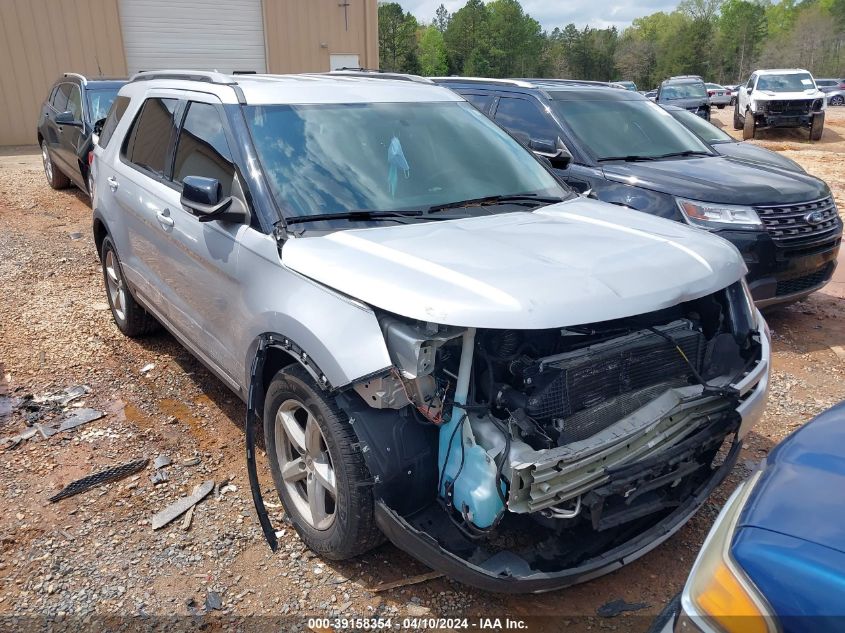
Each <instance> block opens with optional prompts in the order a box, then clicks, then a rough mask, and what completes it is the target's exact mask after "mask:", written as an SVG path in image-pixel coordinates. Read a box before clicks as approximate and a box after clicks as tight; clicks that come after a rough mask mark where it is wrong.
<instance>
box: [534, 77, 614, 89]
mask: <svg viewBox="0 0 845 633" xmlns="http://www.w3.org/2000/svg"><path fill="white" fill-rule="evenodd" d="M523 81H530V82H532V83H534V84H563V85H566V86H600V87H602V88H615V86H614V83H615V82H613V81H592V80H589V79H557V78H551V77H549V78H546V79H524V80H523Z"/></svg>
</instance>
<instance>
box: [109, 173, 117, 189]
mask: <svg viewBox="0 0 845 633" xmlns="http://www.w3.org/2000/svg"><path fill="white" fill-rule="evenodd" d="M106 182H108V183H109V189H111V190H112V191H117V187H118V184H117V178H115V177H114V176H109V177H108V178H106Z"/></svg>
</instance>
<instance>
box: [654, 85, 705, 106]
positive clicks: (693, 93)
mask: <svg viewBox="0 0 845 633" xmlns="http://www.w3.org/2000/svg"><path fill="white" fill-rule="evenodd" d="M706 96H707V91H706V90H705V89H704V84H703V83H697V82H695V83H688V84H670V85H668V86H663V88H661V89H660V98H661V99H665V100H667V101H673V100H675V99H703V98H704V97H706Z"/></svg>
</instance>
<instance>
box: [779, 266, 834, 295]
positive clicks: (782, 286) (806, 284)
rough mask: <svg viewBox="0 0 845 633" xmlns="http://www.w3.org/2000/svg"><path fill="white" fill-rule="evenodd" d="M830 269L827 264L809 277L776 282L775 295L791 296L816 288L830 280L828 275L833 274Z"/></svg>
mask: <svg viewBox="0 0 845 633" xmlns="http://www.w3.org/2000/svg"><path fill="white" fill-rule="evenodd" d="M832 268H833V265H832V264H828V265H827V266H825V267H824V268H821V269H819V270H817V271H816V272H814V273H810V274H809V275H804V276H803V277H796V278H794V279H784V280H782V281H778V285H777V289H776V290H775V294H777V296H779V297H781V296H784V295H791V294H795V293H796V292H802V291H804V290H809V289H810V288H815V287H816V286H818V285H821V284H823V283H824V282H825V281H827V280H828V279H829V278H830V275H831V273H832V272H833V271H832Z"/></svg>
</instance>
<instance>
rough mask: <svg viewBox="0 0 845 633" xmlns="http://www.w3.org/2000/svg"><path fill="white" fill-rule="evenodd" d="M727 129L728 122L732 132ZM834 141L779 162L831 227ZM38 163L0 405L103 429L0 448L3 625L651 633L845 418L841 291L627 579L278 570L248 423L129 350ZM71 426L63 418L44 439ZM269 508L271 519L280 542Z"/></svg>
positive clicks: (6, 281) (414, 566) (1, 215)
mask: <svg viewBox="0 0 845 633" xmlns="http://www.w3.org/2000/svg"><path fill="white" fill-rule="evenodd" d="M725 112H727V111H723V112H720V113H719V120H722V119H724V122H728V118H727V115H726V114H725ZM843 132H845V108H840V109H839V111H836V112H834V113H833V114H829V115H828V130H827V131H826V133H825V134H826V138H825V139H824V140H823V142H822V143H819V144H813V145H809V144H807V143H806V142H803V143H802V142H800V139H791V140H790V141H789V142H788V143H785V146H784V147H783V148H776V149H783V151H785V152H787V153H788V155H789V156H790V157H791V158H794V159H795V160H797V161H799V162H800V163H802V164H803V165H804V166H805V167H806V168H807V169H808V170H809V171H810V172H811V173H815V172H818V173H819V174H820V175H821V176H823V177H825V178H826V179H827V180H828V182H829V183H830V184H831V186H832V188H833V189H834V192H835V194H836V196H837V198H838V203H839V207H840V209H845V182H843V179H845V174H843V168H842V165H843V164H845V143H843V141H842V134H843ZM760 142H761V143H763V144H776V141H772V140H761V141H760ZM33 152H34V150H33V149H30V148H25V149H22V150H18V151H15V152H9V151H7V152H6V153H5V154H3V155H0V223H2V227H3V229H2V231H0V279H2V293H0V365H2V371H0V395H2V393H3V391H6V392H7V393H8V395H10V396H11V397H13V398H19V397H22V396H25V395H27V394H34V395H36V396H39V395H44V394H51V393H56V392H61V391H62V390H64V389H65V388H67V387H72V386H74V385H87V386H88V387H90V390H91V391H90V393H87V394H85V395H84V396H82V397H80V398H78V399H76V400H74V401H72V402H70V403H69V404H68V407H69V408H70V409H74V408H75V407H90V408H94V409H98V410H101V411H104V412H106V415H105V416H104V417H102V418H100V419H98V420H95V421H93V422H90V423H88V424H86V425H84V426H80V427H77V428H76V429H72V430H68V431H64V432H61V433H57V434H55V435H53V436H51V437H50V438H49V439H44V438H42V437H41V435H40V434H37V435H35V436H34V437H32V438H30V439H27V440H24V441H22V442H21V443H20V444H19V445H18V446H16V447H14V448H10V449H8V450H2V449H0V498H2V505H3V507H4V510H5V511H4V512H3V513H0V616H3V617H5V618H8V617H9V616H24V615H42V616H43V615H48V616H61V615H82V616H86V617H89V618H92V617H101V616H112V615H150V616H174V615H181V616H185V615H201V614H202V613H203V612H204V611H206V609H208V610H210V611H211V612H213V613H214V614H215V615H217V616H219V617H221V618H223V620H224V622H225V621H226V619H227V618H239V617H242V616H249V615H271V616H278V615H284V614H290V615H298V616H301V615H316V616H327V615H332V614H345V615H357V616H372V615H375V614H378V615H384V616H394V618H395V617H397V616H399V615H402V616H407V615H410V616H423V615H432V616H460V615H466V616H500V617H501V616H504V615H510V616H512V617H525V616H553V618H550V619H549V620H548V621H547V624H548V630H556V629H558V628H559V627H560V621H561V620H560V618H565V619H564V622H569V623H570V624H571V625H572V627H571V628H572V630H589V629H596V628H599V629H609V630H620V631H622V630H634V631H644V630H645V629H646V628H647V626H648V621H649V618H650V617H653V615H654V614H656V613H657V612H658V611H659V610H660V608H662V606H663V604H665V602H666V601H667V600H668V599H669V598H670V597H671V596H672V595H673V594H674V593H676V592H677V591H678V590H679V589H680V587H681V586H682V584H683V580H684V578H685V577H686V574H687V572H688V571H689V567H690V565H691V563H692V561H693V559H694V557H695V553H696V551H697V550H698V547H699V546H700V544H701V542H702V540H703V538H704V536H705V535H706V533H707V530H708V529H709V527H710V525H711V523H712V521H713V519H714V518H715V516H716V514H717V513H718V511H719V508H720V507H721V504H722V503H723V502H724V500H725V498H726V497H727V495H728V494H730V492H731V491H732V490H733V488H734V487H735V486H736V484H737V483H738V482H739V481H740V480H741V479H742V478H743V477H744V476H746V475H747V473H748V470H749V468H751V467H753V465H754V464H756V463H757V462H758V461H759V460H760V459H761V458H762V457H765V455H766V454H767V453H768V451H769V450H770V449H771V448H772V446H773V445H774V444H775V443H776V442H778V441H779V440H780V439H782V438H783V437H784V436H785V435H787V434H788V433H789V432H790V431H792V430H793V429H795V428H797V427H799V426H800V425H801V424H803V423H804V422H806V421H807V420H808V419H809V418H810V417H812V416H813V415H815V414H816V413H818V412H820V411H822V410H824V409H825V408H827V407H829V406H831V405H833V404H834V403H836V402H839V401H840V400H842V399H845V380H843V373H845V352H843V351H842V347H840V346H845V321H843V320H842V319H841V313H842V307H843V298H842V297H843V294H842V293H841V292H839V291H838V287H840V286H839V285H833V286H831V287H830V289H829V290H827V291H826V292H823V293H818V294H816V295H815V296H813V297H811V298H810V299H809V300H806V301H804V302H802V303H799V304H796V305H793V306H790V307H788V308H784V309H780V310H778V311H776V312H773V313H770V314H769V315H768V319H769V323H770V325H771V327H772V330H773V336H774V350H775V352H774V373H773V380H772V392H771V400H770V403H769V407H768V410H767V412H766V414H765V417H764V419H763V421H762V422H761V423H760V424H759V425H758V426H757V428H756V429H755V431H754V432H753V433H752V434H751V436H750V439H749V441H748V443H747V446H746V447H745V448H744V450H743V453H742V455H741V456H740V459H739V462H738V464H737V466H736V468H735V469H734V472H733V473H732V475H731V476H730V478H729V480H728V481H727V482H726V483H725V484H724V485H722V486H721V487H720V488H719V489H718V490H717V491H716V492H715V493H714V495H713V496H712V497H711V499H710V501H708V503H707V504H706V505H705V506H704V507H703V508H702V510H701V511H700V512H699V513H698V514H697V515H696V516H695V517H694V518H693V520H692V521H691V522H690V523H689V524H688V525H687V526H685V527H684V528H683V529H682V530H681V531H680V532H679V533H678V534H677V535H675V536H674V537H673V538H672V539H670V540H669V541H668V542H667V543H666V544H664V545H663V546H661V547H659V548H658V549H657V550H655V551H654V552H652V553H650V554H648V555H646V556H645V557H643V558H642V559H640V560H638V561H636V562H634V563H632V564H630V565H629V566H627V567H625V568H623V569H622V570H620V571H618V572H615V573H613V574H610V575H608V576H605V577H603V578H599V579H596V580H594V581H591V582H589V583H586V584H583V585H579V586H577V587H574V588H571V589H569V590H565V591H561V592H556V593H553V594H545V595H540V596H519V597H510V596H495V595H490V594H486V593H484V592H480V591H476V590H473V589H469V588H466V587H463V586H461V585H459V584H457V583H454V582H452V581H449V580H447V579H444V578H439V579H435V580H430V581H428V582H425V583H421V584H417V585H413V586H407V587H402V588H398V589H393V590H389V591H384V592H376V591H373V589H374V588H376V587H377V585H378V584H379V583H382V582H389V581H394V580H398V579H401V578H403V577H406V576H412V575H415V574H421V573H425V572H426V571H428V570H427V569H426V568H425V567H424V566H422V565H420V564H419V563H417V562H416V561H414V560H413V559H411V558H410V557H408V556H407V555H405V554H403V553H401V552H399V551H398V550H396V549H395V548H393V547H392V546H390V545H384V546H382V547H380V548H379V549H377V550H375V551H374V552H371V553H370V554H368V555H366V556H364V557H361V558H359V559H356V560H353V561H348V562H344V563H335V562H329V561H323V560H321V559H319V558H316V557H314V556H313V555H312V554H311V553H310V552H308V551H307V550H305V548H304V547H303V546H302V544H301V542H300V541H299V539H298V537H297V536H296V534H295V532H294V531H293V530H292V529H291V528H289V527H287V528H283V533H282V537H281V539H280V541H281V549H280V551H279V552H277V553H276V554H272V553H271V552H270V551H269V548H267V546H266V545H265V543H264V541H263V538H262V535H261V532H260V529H259V528H258V526H257V522H256V521H255V519H254V515H253V511H252V502H251V499H250V496H249V484H248V482H247V480H246V471H245V468H244V458H243V419H244V412H245V408H244V406H243V404H242V403H241V402H240V401H239V400H238V399H237V398H236V397H235V396H234V395H232V394H231V393H230V392H229V391H228V390H227V389H226V388H225V386H224V385H223V384H222V383H220V382H219V381H218V380H217V379H215V378H214V377H213V376H211V375H210V374H209V373H208V372H207V371H206V370H205V369H204V368H203V367H202V365H201V364H200V363H199V362H197V361H196V360H194V359H193V358H192V357H191V356H190V355H189V354H188V352H187V351H185V350H184V349H183V348H182V347H181V346H180V345H179V344H178V343H176V342H175V341H174V340H173V339H172V338H171V337H170V336H168V335H166V334H160V335H157V336H153V337H150V338H147V339H144V340H139V341H133V340H129V339H126V338H124V337H123V336H122V335H120V333H119V332H118V331H117V329H116V328H115V327H114V325H113V323H112V321H111V317H110V314H109V311H108V305H107V303H106V300H105V294H104V290H103V283H102V277H101V273H100V268H99V263H98V260H97V257H96V255H95V253H94V246H93V240H92V237H91V232H90V216H91V212H90V208H89V207H88V201H87V198H86V197H85V196H84V195H83V194H82V193H80V192H78V191H76V190H74V189H68V190H66V191H61V192H54V191H52V190H50V189H49V188H48V186H47V184H46V182H45V179H44V176H43V174H42V172H41V169H40V163H39V161H38V157H37V155H33ZM837 295H838V296H837ZM837 352H838V353H837ZM150 364H152V365H154V366H153V367H152V368H151V369H149V370H147V371H143V372H142V371H141V370H142V369H146V366H148V365H150ZM48 409H49V407H48ZM61 415H62V413H61V410H60V408H58V407H54V408H53V409H51V410H47V411H46V413H45V414H44V416H43V418H42V419H41V420H40V422H45V423H46V422H50V421H51V420H55V419H57V418H58V417H60V416H61ZM0 416H2V412H1V411H0ZM26 428H27V427H26V426H25V421H24V416H23V412H21V411H16V412H14V413H13V414H11V415H6V416H4V417H0V437H6V436H10V435H15V434H17V433H20V432H21V431H23V430H25V429H26ZM160 455H167V456H169V457H170V460H171V465H169V466H167V467H165V468H164V469H163V470H164V472H166V474H167V476H168V481H166V482H164V483H159V484H153V482H152V481H151V479H150V477H151V475H152V474H153V472H154V469H153V467H152V460H153V459H155V458H156V457H158V456H160ZM141 457H148V458H150V465H149V466H147V467H146V468H145V469H144V470H142V471H140V472H138V473H137V474H135V475H133V476H131V477H128V478H125V479H123V480H121V481H119V482H115V483H110V484H106V485H102V486H99V487H97V488H94V489H92V490H90V491H88V492H86V493H83V494H80V495H78V496H75V497H71V498H68V499H64V500H62V501H59V502H57V503H50V502H48V501H47V498H48V497H50V496H51V495H53V494H55V492H57V491H58V490H60V489H61V488H62V487H64V486H65V485H67V484H68V483H69V482H71V481H73V480H75V479H78V478H80V477H82V476H85V475H87V474H90V473H92V472H96V471H99V470H102V469H104V468H107V467H109V466H113V465H117V464H122V463H125V462H129V461H132V460H135V459H138V458H141ZM262 476H263V480H264V482H265V486H266V487H268V488H269V484H268V483H267V482H268V478H267V477H266V476H265V475H262ZM206 480H213V481H214V482H215V483H216V488H217V491H216V492H213V493H212V494H210V495H209V496H208V497H207V498H206V499H205V500H203V501H202V502H201V503H199V504H198V505H197V506H196V509H195V512H194V515H193V520H192V523H191V525H190V526H184V527H183V524H182V518H181V517H180V518H179V519H177V520H176V521H174V522H173V523H171V524H170V525H168V526H166V527H164V528H162V529H160V530H155V531H154V530H153V529H152V527H151V525H150V520H151V518H152V516H153V514H155V513H156V512H158V511H159V510H161V509H163V508H164V507H166V506H167V505H169V504H170V503H172V502H174V501H176V500H177V499H179V498H180V497H182V496H186V495H189V494H190V493H191V491H192V490H193V488H194V486H196V485H198V484H201V483H202V482H203V481H206ZM267 498H268V500H269V499H272V497H270V496H268V497H267ZM272 505H273V507H271V512H272V513H273V518H274V520H275V521H276V522H277V523H278V524H279V525H284V523H283V516H282V513H281V511H280V508H279V507H278V505H277V504H272ZM618 598H623V599H625V600H627V601H628V602H644V603H646V604H647V605H649V607H648V608H647V609H645V610H643V611H641V612H640V613H639V614H637V615H624V616H619V617H618V618H615V619H612V620H611V619H602V618H600V617H598V616H597V615H596V610H597V609H598V608H599V607H600V606H602V605H603V604H605V603H606V602H608V601H611V600H614V599H618ZM644 616H645V617H644ZM0 621H3V622H6V621H7V620H5V619H4V620H0ZM540 628H543V627H540ZM534 630H539V629H534Z"/></svg>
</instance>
